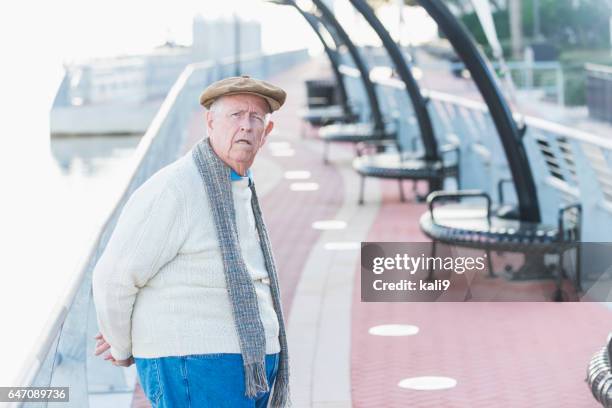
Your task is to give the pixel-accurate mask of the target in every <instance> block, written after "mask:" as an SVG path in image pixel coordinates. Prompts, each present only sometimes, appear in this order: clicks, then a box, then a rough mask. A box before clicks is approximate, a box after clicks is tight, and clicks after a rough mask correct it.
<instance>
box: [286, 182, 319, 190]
mask: <svg viewBox="0 0 612 408" xmlns="http://www.w3.org/2000/svg"><path fill="white" fill-rule="evenodd" d="M289 188H290V189H291V191H315V190H318V189H319V183H291V185H290V186H289Z"/></svg>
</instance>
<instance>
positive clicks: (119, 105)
mask: <svg viewBox="0 0 612 408" xmlns="http://www.w3.org/2000/svg"><path fill="white" fill-rule="evenodd" d="M236 31H237V30H236V21H235V20H233V19H225V20H205V19H204V18H202V17H196V18H194V20H193V31H192V32H193V46H191V47H187V46H182V45H177V44H175V43H173V42H170V41H168V42H166V44H164V45H162V46H159V47H157V48H155V49H154V50H153V51H152V52H150V53H147V54H142V55H132V56H121V57H116V58H103V59H95V60H91V61H87V62H84V63H79V64H73V65H70V66H67V67H66V68H65V70H66V73H65V77H64V80H63V81H62V84H61V85H60V88H59V90H58V92H57V94H56V96H55V100H54V103H53V107H52V109H51V118H50V123H51V134H53V135H58V134H109V133H143V132H145V131H146V129H147V127H148V125H149V123H150V122H151V120H152V119H153V116H154V115H155V113H156V112H157V110H158V109H159V107H160V105H161V103H162V101H163V99H164V98H165V96H166V94H167V93H168V91H169V90H170V88H171V87H172V85H173V84H174V82H175V81H176V79H177V78H178V76H179V75H180V73H181V72H182V71H183V69H185V66H187V65H188V64H190V63H191V62H197V61H205V60H221V59H223V58H226V57H233V56H235V53H236V42H235V38H236V36H235V33H236ZM238 31H239V32H240V36H239V38H240V45H239V49H240V53H241V54H242V55H247V54H251V53H260V52H261V27H260V25H259V23H257V22H245V21H240V28H239V30H238Z"/></svg>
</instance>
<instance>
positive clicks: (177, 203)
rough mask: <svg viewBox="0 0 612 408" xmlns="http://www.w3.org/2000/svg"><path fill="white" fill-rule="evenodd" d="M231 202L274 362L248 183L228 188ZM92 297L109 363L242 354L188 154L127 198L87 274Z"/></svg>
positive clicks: (274, 336)
mask: <svg viewBox="0 0 612 408" xmlns="http://www.w3.org/2000/svg"><path fill="white" fill-rule="evenodd" d="M232 193H233V198H234V206H235V209H236V223H237V226H238V237H239V241H240V248H241V250H242V255H243V257H244V261H245V263H246V265H247V268H248V271H249V274H250V275H251V276H252V278H253V281H254V285H255V290H256V293H257V299H258V303H259V310H260V315H261V320H262V323H263V325H264V329H265V334H266V353H267V354H272V353H278V352H279V351H280V344H279V341H278V332H279V326H278V319H277V316H276V312H275V311H274V307H273V305H272V296H271V293H270V286H269V281H268V273H267V271H266V267H265V263H264V258H263V254H262V252H261V247H260V245H259V238H258V236H257V230H256V227H255V220H254V217H253V211H252V209H251V191H250V189H249V187H248V178H246V177H245V178H243V179H241V180H239V181H233V182H232ZM93 296H94V302H95V306H96V313H97V320H98V327H99V328H100V331H101V332H102V334H103V335H104V338H105V339H106V341H107V342H108V343H109V344H110V345H111V354H112V355H113V357H114V358H115V359H119V360H123V359H126V358H128V357H130V356H134V357H143V358H151V357H164V356H182V355H190V354H210V353H240V346H239V342H238V334H237V331H236V328H235V323H234V319H233V317H232V309H231V304H230V301H229V296H228V293H227V289H226V284H225V275H224V271H223V262H222V258H221V252H220V250H219V243H218V240H217V233H216V230H215V224H214V221H213V218H212V214H211V211H210V206H209V202H208V198H207V197H206V196H205V189H204V187H203V186H202V180H201V178H200V175H199V174H198V171H197V168H196V165H195V163H194V161H193V158H192V156H191V152H188V153H187V154H186V155H185V156H183V157H181V158H180V159H179V160H177V161H175V162H174V163H172V164H170V165H168V166H166V167H164V168H163V169H161V170H160V171H158V172H157V173H155V174H154V175H153V176H151V178H149V180H147V181H146V182H145V183H144V184H143V185H142V186H140V187H139V188H138V189H137V190H136V191H134V193H133V194H132V196H131V197H130V198H129V200H128V202H127V203H126V204H125V206H124V208H123V211H122V213H121V216H120V217H119V220H118V222H117V225H116V227H115V230H114V232H113V234H112V236H111V239H110V241H109V242H108V245H107V246H106V249H105V251H104V253H103V254H102V256H101V257H100V259H99V261H98V263H97V264H96V267H95V269H94V272H93Z"/></svg>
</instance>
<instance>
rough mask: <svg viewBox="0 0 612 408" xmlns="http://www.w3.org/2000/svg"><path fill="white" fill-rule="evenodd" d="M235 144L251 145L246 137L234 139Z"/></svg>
mask: <svg viewBox="0 0 612 408" xmlns="http://www.w3.org/2000/svg"><path fill="white" fill-rule="evenodd" d="M236 144H247V145H249V146H250V145H251V142H250V141H248V140H247V139H238V140H236Z"/></svg>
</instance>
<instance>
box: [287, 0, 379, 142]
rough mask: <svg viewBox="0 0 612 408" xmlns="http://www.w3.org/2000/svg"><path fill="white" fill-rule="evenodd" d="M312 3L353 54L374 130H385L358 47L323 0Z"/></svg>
mask: <svg viewBox="0 0 612 408" xmlns="http://www.w3.org/2000/svg"><path fill="white" fill-rule="evenodd" d="M312 2H313V3H314V4H315V6H316V7H317V10H318V11H319V12H320V13H321V22H323V23H324V24H325V23H326V22H327V23H328V24H329V26H328V25H327V24H326V27H327V29H328V31H329V32H330V33H336V34H337V35H338V36H339V37H340V40H341V42H342V43H343V44H344V45H346V47H347V49H348V51H349V53H350V54H351V58H352V59H353V62H354V63H355V67H356V68H357V69H358V70H359V74H360V76H361V82H362V83H363V86H364V88H365V91H366V95H367V97H368V102H369V104H370V109H371V112H372V119H373V121H374V128H375V129H376V130H384V129H385V125H384V121H383V117H382V112H381V110H380V104H379V102H378V96H377V95H376V90H375V89H374V84H373V83H372V81H371V80H370V71H369V69H368V67H367V65H366V64H365V62H364V61H363V59H362V58H361V55H359V50H358V49H357V47H355V44H353V42H352V41H351V39H350V37H349V35H348V34H347V33H346V31H344V28H342V26H341V25H340V23H338V20H336V17H335V16H334V13H332V12H331V11H330V10H329V8H327V6H326V5H325V4H324V3H323V2H322V1H321V0H313V1H312ZM291 3H293V5H294V6H295V7H298V5H297V4H296V3H295V2H294V1H291Z"/></svg>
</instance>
